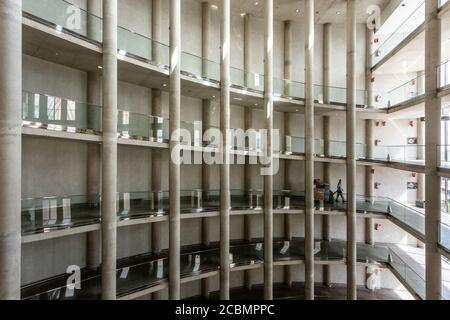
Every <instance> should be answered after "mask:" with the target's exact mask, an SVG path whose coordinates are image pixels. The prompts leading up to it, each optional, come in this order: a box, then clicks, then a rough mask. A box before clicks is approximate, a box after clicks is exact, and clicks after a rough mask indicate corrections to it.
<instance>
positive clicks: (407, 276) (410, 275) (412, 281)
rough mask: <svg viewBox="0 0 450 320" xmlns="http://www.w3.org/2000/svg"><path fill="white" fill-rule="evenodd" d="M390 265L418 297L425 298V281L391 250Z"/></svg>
mask: <svg viewBox="0 0 450 320" xmlns="http://www.w3.org/2000/svg"><path fill="white" fill-rule="evenodd" d="M389 264H390V265H391V266H392V267H393V268H394V269H395V271H397V273H398V274H399V276H400V277H401V278H403V280H404V281H405V282H406V283H407V284H408V285H409V286H410V287H411V289H412V290H413V291H414V292H415V293H416V294H417V295H418V296H420V297H421V298H422V299H424V298H425V280H424V279H423V278H422V277H421V276H420V275H419V274H417V273H416V272H415V271H414V270H413V269H412V268H411V267H410V266H408V264H407V263H406V262H405V261H403V259H402V258H401V257H400V256H399V255H398V254H396V253H395V252H394V251H392V250H390V261H389Z"/></svg>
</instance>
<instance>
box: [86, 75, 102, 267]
mask: <svg viewBox="0 0 450 320" xmlns="http://www.w3.org/2000/svg"><path fill="white" fill-rule="evenodd" d="M101 95H102V89H101V77H100V75H99V74H98V73H94V72H89V73H88V76H87V103H88V104H89V105H97V106H99V105H101ZM89 114H90V113H89V112H88V115H89ZM88 122H89V119H88ZM101 162H102V160H101V146H100V145H99V144H94V143H89V144H88V149H87V194H88V203H89V205H90V206H100V204H99V203H97V202H96V201H97V197H98V195H99V194H100V186H101ZM98 209H100V208H98ZM100 239H101V238H100V232H99V231H92V232H89V233H88V234H87V239H86V268H87V269H90V270H94V269H96V268H97V267H98V266H99V265H100V256H101V249H100V243H101V240H100Z"/></svg>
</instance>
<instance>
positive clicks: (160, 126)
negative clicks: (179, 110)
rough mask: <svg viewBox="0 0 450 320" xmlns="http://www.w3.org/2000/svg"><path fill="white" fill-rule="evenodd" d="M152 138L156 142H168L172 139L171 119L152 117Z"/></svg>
mask: <svg viewBox="0 0 450 320" xmlns="http://www.w3.org/2000/svg"><path fill="white" fill-rule="evenodd" d="M150 122H151V127H150V136H151V137H152V140H153V141H155V142H168V141H169V139H170V133H169V132H170V131H169V119H166V118H163V117H155V116H152V117H151V118H150Z"/></svg>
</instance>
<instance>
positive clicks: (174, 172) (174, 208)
mask: <svg viewBox="0 0 450 320" xmlns="http://www.w3.org/2000/svg"><path fill="white" fill-rule="evenodd" d="M180 61H181V4H180V0H170V93H169V119H170V120H169V128H170V135H171V138H170V142H169V151H170V153H169V155H170V158H171V159H170V161H169V299H170V300H180V158H181V155H180V150H179V145H180V139H179V134H177V132H178V131H179V129H180V106H181V74H180Z"/></svg>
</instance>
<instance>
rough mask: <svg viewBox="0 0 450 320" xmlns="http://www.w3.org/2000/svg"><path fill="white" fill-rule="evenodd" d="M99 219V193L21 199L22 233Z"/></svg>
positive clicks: (72, 225) (60, 227)
mask: <svg viewBox="0 0 450 320" xmlns="http://www.w3.org/2000/svg"><path fill="white" fill-rule="evenodd" d="M99 220H100V196H99V195H92V196H67V197H63V196H60V197H45V198H29V199H22V233H23V234H32V233H39V232H45V231H47V230H52V229H62V228H68V227H74V226H81V225H86V224H91V223H95V222H98V221H99Z"/></svg>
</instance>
